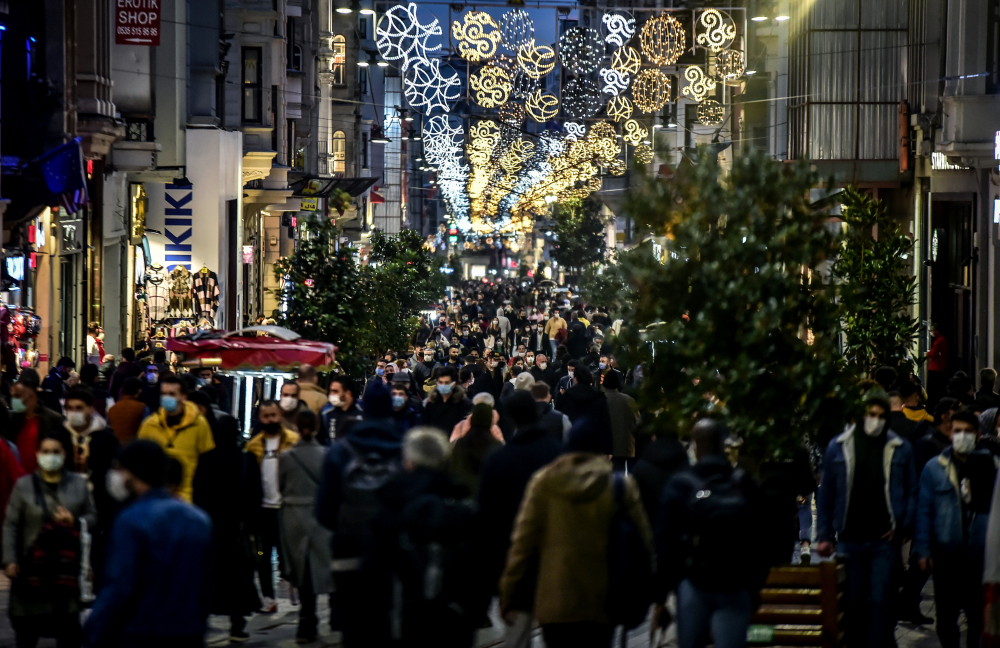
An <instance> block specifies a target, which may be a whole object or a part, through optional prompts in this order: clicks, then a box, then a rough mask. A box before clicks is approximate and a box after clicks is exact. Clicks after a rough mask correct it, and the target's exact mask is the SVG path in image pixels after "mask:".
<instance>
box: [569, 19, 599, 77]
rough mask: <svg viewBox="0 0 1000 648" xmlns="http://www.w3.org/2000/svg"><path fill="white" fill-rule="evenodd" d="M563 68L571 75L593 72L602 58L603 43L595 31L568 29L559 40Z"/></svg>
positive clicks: (577, 28)
mask: <svg viewBox="0 0 1000 648" xmlns="http://www.w3.org/2000/svg"><path fill="white" fill-rule="evenodd" d="M559 56H560V58H561V59H562V64H563V68H564V69H565V70H566V71H567V72H572V73H573V74H587V73H589V72H593V71H594V70H596V69H597V67H598V66H599V65H600V64H601V59H602V58H603V57H604V42H603V41H602V40H601V35H600V33H598V31H597V30H596V29H591V28H590V27H570V28H569V29H567V30H566V31H565V32H564V33H563V35H562V36H561V37H560V38H559Z"/></svg>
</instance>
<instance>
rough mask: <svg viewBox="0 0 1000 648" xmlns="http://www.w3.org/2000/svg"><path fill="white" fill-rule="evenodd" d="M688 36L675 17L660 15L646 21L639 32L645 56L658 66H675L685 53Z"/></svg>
mask: <svg viewBox="0 0 1000 648" xmlns="http://www.w3.org/2000/svg"><path fill="white" fill-rule="evenodd" d="M686 43H687V36H686V35H685V34H684V27H683V26H681V24H680V22H678V20H677V19H676V18H674V17H673V16H670V15H668V14H660V15H659V16H655V17H653V18H650V19H649V20H647V21H646V24H645V25H643V26H642V31H640V32H639V44H640V46H641V47H642V53H643V55H644V56H645V57H646V58H647V59H649V60H650V61H652V62H653V63H655V64H656V65H673V64H674V63H676V62H677V59H679V58H680V56H681V54H683V53H684V48H685V46H686Z"/></svg>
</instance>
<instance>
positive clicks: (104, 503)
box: [65, 412, 119, 531]
mask: <svg viewBox="0 0 1000 648" xmlns="http://www.w3.org/2000/svg"><path fill="white" fill-rule="evenodd" d="M65 429H66V432H67V433H68V434H69V435H70V440H71V441H72V443H73V454H68V455H66V465H65V469H66V470H69V471H72V472H76V473H81V474H83V475H84V477H86V478H87V481H89V482H90V491H91V492H92V493H93V495H94V504H95V506H96V507H97V522H96V528H98V529H100V530H102V531H103V530H105V529H107V528H108V527H110V526H111V518H112V516H113V515H114V513H115V509H116V508H117V507H118V505H117V503H116V502H115V500H114V498H113V497H111V496H110V495H108V487H107V483H106V480H107V476H108V471H109V470H111V463H112V462H113V461H114V460H115V458H116V457H117V456H118V449H119V443H118V439H117V437H115V435H114V434H113V433H112V432H111V430H110V429H108V427H107V424H106V423H105V421H104V419H103V418H101V417H100V416H99V415H98V414H97V413H96V412H95V413H94V415H93V417H92V418H91V421H90V426H89V427H88V428H87V429H86V430H85V431H84V432H83V433H79V432H77V431H76V430H74V429H73V428H71V427H70V426H69V423H66V424H65ZM77 457H86V459H85V460H84V461H83V462H82V465H77V464H76V462H75V461H74V458H77Z"/></svg>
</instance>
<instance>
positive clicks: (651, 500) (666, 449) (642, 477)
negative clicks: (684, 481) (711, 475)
mask: <svg viewBox="0 0 1000 648" xmlns="http://www.w3.org/2000/svg"><path fill="white" fill-rule="evenodd" d="M688 467H689V463H688V455H687V451H686V450H685V449H684V446H683V445H681V442H680V441H678V440H677V435H675V434H664V435H662V436H657V437H654V438H653V441H652V443H650V444H649V445H647V446H646V448H645V450H643V451H642V456H641V457H639V460H638V461H636V462H635V466H633V467H632V476H633V477H635V480H636V481H637V482H639V492H640V493H641V494H642V506H643V507H644V508H645V509H646V515H647V516H648V517H649V519H650V520H655V519H656V516H657V515H658V514H659V510H660V498H661V497H663V489H664V488H666V486H667V482H668V481H670V478H671V477H673V476H674V473H676V472H677V471H678V470H684V469H686V468H688Z"/></svg>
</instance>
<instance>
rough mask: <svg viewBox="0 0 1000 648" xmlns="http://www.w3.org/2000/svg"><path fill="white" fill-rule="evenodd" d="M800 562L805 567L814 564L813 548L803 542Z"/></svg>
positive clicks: (800, 550)
mask: <svg viewBox="0 0 1000 648" xmlns="http://www.w3.org/2000/svg"><path fill="white" fill-rule="evenodd" d="M799 562H800V563H801V564H803V565H808V564H810V563H812V548H811V547H810V546H809V544H808V543H805V542H803V543H802V547H801V548H800V549H799Z"/></svg>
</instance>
